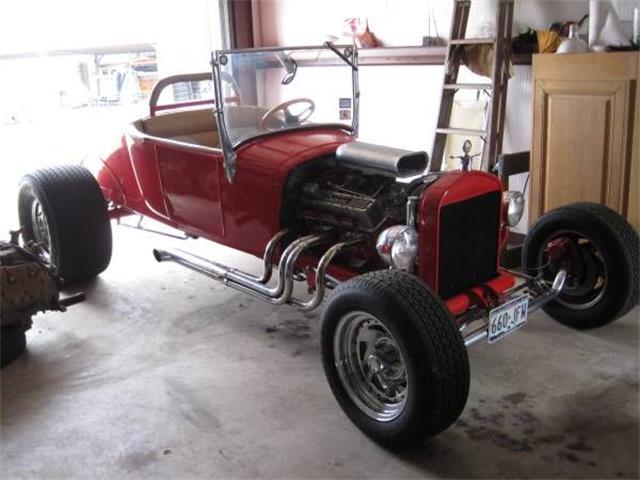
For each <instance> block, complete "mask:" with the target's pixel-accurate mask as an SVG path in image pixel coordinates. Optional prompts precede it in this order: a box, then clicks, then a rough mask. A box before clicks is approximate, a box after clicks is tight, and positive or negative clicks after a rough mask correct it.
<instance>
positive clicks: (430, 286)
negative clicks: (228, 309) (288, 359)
mask: <svg viewBox="0 0 640 480" xmlns="http://www.w3.org/2000/svg"><path fill="white" fill-rule="evenodd" d="M357 59H358V57H357V50H356V49H354V48H352V47H336V46H334V45H331V44H325V45H324V46H321V47H309V48H286V49H284V48H282V49H278V48H273V49H256V50H234V51H219V52H216V53H215V55H214V56H213V59H212V65H213V74H208V75H187V76H178V77H172V78H169V79H166V80H163V81H161V82H160V83H159V84H158V86H157V87H156V89H155V90H154V92H153V94H152V97H151V113H150V116H149V117H147V118H143V119H140V120H138V121H135V122H133V123H132V124H131V125H129V127H128V129H127V131H126V133H125V134H124V135H123V137H122V141H121V145H120V147H119V148H118V149H116V150H115V151H114V152H113V153H111V154H110V155H109V156H108V157H107V158H105V159H104V160H103V161H101V163H100V166H99V169H98V171H97V173H96V174H95V175H96V176H95V178H94V176H93V175H92V174H91V173H90V172H89V170H87V169H85V168H84V167H80V166H63V167H57V168H48V169H42V170H38V171H35V172H33V173H31V174H28V175H26V176H25V177H24V178H23V181H22V185H21V189H20V193H19V213H20V221H21V228H22V233H23V237H24V240H25V241H27V242H29V241H31V242H36V243H39V244H40V245H41V246H42V249H43V250H44V251H45V252H46V254H47V255H48V256H49V258H50V260H51V262H52V263H53V264H54V265H56V266H57V268H58V270H59V272H60V274H61V275H62V276H63V278H65V279H66V281H68V282H71V281H75V280H80V279H85V278H88V277H91V276H94V275H97V274H99V273H100V272H101V271H103V270H104V269H105V268H107V266H108V264H109V261H110V257H111V227H110V220H112V219H116V218H120V217H122V216H125V215H130V214H137V215H142V216H145V217H150V218H152V219H155V220H157V221H160V222H163V223H164V224H166V225H169V226H171V227H174V228H176V229H178V230H180V231H182V232H184V233H185V234H186V235H187V236H190V237H201V238H204V239H206V240H210V241H213V242H218V243H221V244H224V245H227V246H230V247H233V248H235V249H238V250H241V251H243V252H247V253H250V254H253V255H255V256H257V257H259V258H262V259H263V262H264V269H263V271H262V274H261V275H259V276H255V275H251V274H249V273H246V272H243V271H239V270H238V269H235V268H233V267H232V266H228V265H222V264H220V263H217V262H214V261H211V260H207V259H204V258H200V257H198V256H195V255H193V254H190V253H188V252H184V251H180V250H171V251H167V250H163V251H161V250H154V251H153V254H154V255H155V257H156V259H157V260H158V261H172V262H177V263H178V264H180V265H183V266H185V267H188V268H191V269H193V270H195V271H196V272H199V273H201V274H204V275H206V276H208V277H211V278H212V279H215V280H219V281H222V282H224V283H225V284H226V285H228V286H229V287H231V288H235V289H237V290H239V291H241V292H245V293H247V294H249V295H253V296H255V297H258V298H260V299H263V300H265V301H267V302H270V303H272V304H289V305H292V306H294V307H297V308H300V309H302V310H311V309H314V308H316V307H318V306H319V305H320V303H321V302H322V300H323V299H324V297H325V293H326V291H327V289H330V290H333V292H332V295H331V297H330V298H329V299H328V301H327V305H326V308H325V310H324V314H323V317H322V328H321V342H322V357H323V363H324V368H325V371H326V376H327V379H328V381H329V384H330V386H331V389H332V391H333V393H334V394H335V396H336V399H337V401H338V403H339V404H340V406H341V407H342V409H343V410H344V411H345V413H346V414H347V415H348V416H349V418H350V419H351V420H352V421H353V422H354V423H355V424H356V425H357V426H358V427H359V428H360V429H361V430H362V431H364V432H365V433H366V434H367V435H369V436H370V437H372V438H373V439H375V440H376V441H378V442H380V443H382V444H385V445H388V446H401V445H406V444H410V443H413V442H417V441H419V440H420V439H422V438H424V437H427V436H433V435H435V434H437V433H439V432H441V431H442V430H444V429H446V428H447V427H448V426H449V425H451V424H452V423H453V422H454V421H455V420H456V419H457V418H458V416H459V415H460V413H461V412H462V410H463V408H464V406H465V403H466V400H467V394H468V391H469V364H468V357H467V348H468V347H469V346H470V345H472V344H474V343H475V342H478V341H481V340H483V339H486V340H488V341H489V342H494V341H496V340H498V339H500V338H502V337H504V336H505V335H506V334H508V333H510V332H512V331H514V330H516V329H518V328H520V327H522V326H523V325H524V324H525V322H526V321H527V316H528V314H530V313H532V312H533V311H534V310H536V309H539V308H544V309H545V311H546V312H547V313H548V314H549V315H551V316H552V317H554V318H555V319H557V320H558V321H560V322H562V323H565V324H567V325H569V326H572V327H575V328H592V327H597V326H600V325H604V324H606V323H608V322H610V321H612V320H614V319H616V318H619V317H620V316H622V315H624V314H625V313H626V312H628V311H629V310H630V309H631V308H633V307H634V305H635V304H636V303H637V301H638V270H639V265H638V236H637V234H636V232H635V231H634V230H633V228H632V227H631V226H630V225H629V224H628V223H627V222H626V221H625V220H624V219H623V218H622V217H620V216H619V215H617V214H616V213H614V212H613V211H612V210H610V209H608V208H606V207H604V206H601V205H595V204H585V203H581V204H575V205H568V206H564V207H561V208H558V209H556V210H553V211H551V212H549V213H547V214H546V215H545V216H543V217H542V218H540V219H539V221H538V222H537V223H536V224H535V225H534V226H533V227H532V228H531V230H530V233H529V235H528V237H527V240H526V244H525V246H524V254H523V267H524V268H523V270H524V273H516V272H512V271H508V270H505V269H503V268H501V267H500V254H501V251H502V249H503V246H504V245H505V242H506V240H507V235H508V229H509V226H510V225H515V224H516V223H517V222H518V221H519V220H520V217H521V215H522V211H523V208H524V207H523V200H522V196H521V195H520V194H518V193H516V192H503V191H502V188H501V182H500V181H499V179H498V178H497V177H495V176H494V175H491V174H488V173H482V172H457V171H456V172H453V171H452V172H440V171H429V168H428V157H427V155H426V154H425V153H424V152H409V151H404V150H398V149H393V148H387V147H382V146H378V145H372V144H368V143H363V142H359V141H357V140H356V138H357V132H358V104H359V96H360V93H359V89H358V64H357ZM320 65H322V68H320ZM204 80H208V81H209V82H212V84H213V89H212V92H213V97H214V98H213V99H212V100H211V99H208V100H207V99H202V98H196V99H195V100H194V99H193V96H189V95H191V94H194V93H198V92H200V93H203V92H204V93H205V94H206V93H207V92H206V87H203V82H202V81H204ZM178 83H181V84H182V87H181V88H178ZM168 87H171V88H168ZM185 92H187V93H188V94H189V95H187V97H186V98H187V100H186V101H180V99H181V98H185V97H184V94H185ZM172 93H173V97H174V98H171V96H172V95H171V94H172ZM181 95H182V97H181ZM205 96H206V95H205ZM164 97H169V99H170V103H169V104H164V105H160V104H159V102H160V100H161V99H162V98H164ZM394 127H395V125H392V124H390V125H389V128H394ZM272 277H274V278H272ZM296 282H306V283H307V284H308V287H309V292H310V294H309V295H310V296H309V298H297V297H296V296H294V294H293V291H294V290H293V288H294V285H295V283H296Z"/></svg>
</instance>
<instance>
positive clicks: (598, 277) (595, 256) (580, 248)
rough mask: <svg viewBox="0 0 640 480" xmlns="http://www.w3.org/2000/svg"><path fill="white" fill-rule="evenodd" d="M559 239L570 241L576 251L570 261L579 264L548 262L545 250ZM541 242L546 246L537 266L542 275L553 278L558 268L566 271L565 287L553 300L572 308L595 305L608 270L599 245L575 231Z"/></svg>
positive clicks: (604, 287)
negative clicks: (574, 257) (554, 263)
mask: <svg viewBox="0 0 640 480" xmlns="http://www.w3.org/2000/svg"><path fill="white" fill-rule="evenodd" d="M558 239H565V240H569V241H571V242H573V244H574V247H575V249H576V252H577V254H578V258H577V259H573V262H574V263H575V262H578V263H580V265H578V266H576V265H571V262H570V263H568V264H567V265H561V266H560V267H558V266H554V265H551V264H550V262H549V257H548V253H547V249H548V246H549V244H550V243H551V242H552V241H554V240H558ZM543 245H544V246H545V248H544V249H543V251H542V252H540V256H539V259H538V265H541V266H543V275H544V278H545V279H549V280H551V279H553V278H554V276H555V274H556V273H557V271H558V270H559V268H565V269H566V270H567V272H568V276H567V280H566V282H565V285H564V288H563V289H562V293H561V294H560V295H559V296H558V298H557V299H556V302H558V303H559V304H560V305H563V306H564V307H566V308H570V309H572V310H586V309H588V308H591V307H592V306H594V305H595V304H597V303H598V302H599V301H600V300H601V299H602V297H603V296H604V293H605V290H606V287H607V285H608V277H609V275H608V273H609V269H608V267H607V263H606V261H605V259H604V256H603V254H602V252H601V250H600V248H598V246H597V245H596V244H595V243H594V242H593V241H592V240H591V239H589V238H588V237H587V236H586V235H584V234H582V233H580V232H578V231H575V230H563V231H560V232H557V233H554V234H553V235H552V236H550V237H549V238H547V239H546V240H545V241H544V242H543ZM577 267H580V268H577Z"/></svg>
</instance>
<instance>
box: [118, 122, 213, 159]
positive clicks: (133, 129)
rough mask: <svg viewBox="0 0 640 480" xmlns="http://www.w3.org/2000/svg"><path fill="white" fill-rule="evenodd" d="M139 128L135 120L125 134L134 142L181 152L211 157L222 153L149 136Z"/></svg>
mask: <svg viewBox="0 0 640 480" xmlns="http://www.w3.org/2000/svg"><path fill="white" fill-rule="evenodd" d="M141 127H142V120H136V121H135V122H133V123H130V124H129V125H128V126H127V128H126V130H125V134H126V135H127V136H128V137H130V138H131V139H132V140H133V141H135V142H153V143H155V144H159V145H164V146H167V147H172V148H179V149H181V150H186V151H189V152H196V153H208V154H212V155H213V154H215V155H220V154H221V153H222V150H220V149H219V148H214V147H207V146H206V145H196V144H193V143H187V142H181V141H179V140H173V139H170V138H164V137H156V136H155V135H149V134H148V133H146V132H144V131H143V130H142V128H141Z"/></svg>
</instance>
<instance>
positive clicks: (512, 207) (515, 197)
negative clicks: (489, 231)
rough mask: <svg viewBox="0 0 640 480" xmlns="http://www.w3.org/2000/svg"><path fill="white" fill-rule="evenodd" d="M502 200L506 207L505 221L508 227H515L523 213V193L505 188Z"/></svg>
mask: <svg viewBox="0 0 640 480" xmlns="http://www.w3.org/2000/svg"><path fill="white" fill-rule="evenodd" d="M502 201H503V202H504V204H505V206H506V208H507V223H508V224H509V226H510V227H515V226H516V225H517V224H518V222H519V221H520V219H521V218H522V214H523V213H524V195H523V194H522V193H520V192H514V191H512V190H507V191H506V192H503V193H502Z"/></svg>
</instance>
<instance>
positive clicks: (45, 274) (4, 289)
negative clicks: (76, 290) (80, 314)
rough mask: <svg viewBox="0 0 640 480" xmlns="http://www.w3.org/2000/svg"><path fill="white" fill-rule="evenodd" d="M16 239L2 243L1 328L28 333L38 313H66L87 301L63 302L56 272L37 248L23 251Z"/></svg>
mask: <svg viewBox="0 0 640 480" xmlns="http://www.w3.org/2000/svg"><path fill="white" fill-rule="evenodd" d="M12 233H13V232H12ZM15 237H16V236H15V235H12V236H11V238H12V241H11V242H0V326H2V327H5V326H9V325H19V326H21V327H22V328H24V330H28V329H29V328H31V317H32V316H33V315H35V314H36V313H38V312H44V311H47V310H61V311H64V310H65V309H66V307H67V306H68V305H71V304H73V303H77V302H78V301H82V300H84V295H83V294H79V295H73V296H71V297H68V298H66V299H61V298H60V288H61V287H62V282H61V281H60V277H59V276H58V274H57V272H56V270H55V268H54V267H52V266H51V265H50V264H48V263H47V262H45V261H44V260H43V259H42V258H41V257H40V256H38V246H37V245H36V244H31V245H27V246H25V247H21V246H19V245H18V243H17V242H15V241H14V240H15Z"/></svg>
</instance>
